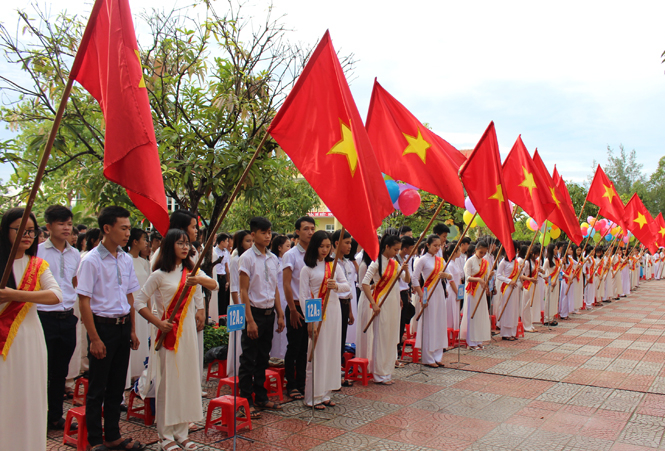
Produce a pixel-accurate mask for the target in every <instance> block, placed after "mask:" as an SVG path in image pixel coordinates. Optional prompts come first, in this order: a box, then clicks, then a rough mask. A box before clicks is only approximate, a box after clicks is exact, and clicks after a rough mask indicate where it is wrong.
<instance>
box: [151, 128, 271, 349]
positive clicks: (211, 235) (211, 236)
mask: <svg viewBox="0 0 665 451" xmlns="http://www.w3.org/2000/svg"><path fill="white" fill-rule="evenodd" d="M268 136H269V133H268V131H267V130H266V133H265V135H263V139H262V140H261V142H260V143H259V145H258V147H257V148H256V150H255V151H254V155H252V159H251V160H249V164H247V167H246V168H245V171H244V172H243V173H242V175H241V176H240V180H238V184H237V185H236V187H235V189H234V190H233V193H231V197H229V200H228V201H227V202H226V205H225V206H224V211H223V212H222V214H221V216H220V217H219V219H218V220H217V222H216V223H215V225H214V227H213V228H212V230H209V231H208V241H207V242H206V245H205V247H204V248H203V252H201V253H200V254H199V259H198V260H197V262H196V265H194V268H193V269H192V271H191V273H190V274H194V275H195V274H196V273H197V272H198V270H199V268H200V267H201V263H203V259H204V257H205V256H206V255H207V254H208V252H210V249H212V246H213V245H214V243H215V235H216V234H217V230H219V228H220V227H221V225H222V222H224V219H225V218H226V215H227V213H228V212H229V209H230V208H231V205H232V204H233V201H234V200H235V198H236V196H237V195H238V192H240V188H241V187H242V185H243V183H244V182H245V179H246V178H247V175H249V170H250V169H251V168H252V165H253V164H254V162H255V161H256V158H257V157H258V156H259V153H260V152H261V149H262V148H263V146H264V144H265V143H266V141H267V140H268ZM186 292H187V290H182V293H180V296H179V297H178V300H177V301H176V304H175V308H174V309H173V312H171V315H170V316H169V320H168V321H169V322H170V323H172V322H173V320H174V319H175V315H176V313H178V311H179V310H180V306H181V305H182V302H183V301H184V299H185V293H186ZM166 335H167V334H162V335H161V336H160V337H159V340H157V342H156V343H155V350H156V351H159V349H160V348H161V347H162V343H164V340H165V339H166Z"/></svg>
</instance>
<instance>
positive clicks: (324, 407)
mask: <svg viewBox="0 0 665 451" xmlns="http://www.w3.org/2000/svg"><path fill="white" fill-rule="evenodd" d="M314 409H316V410H326V406H324V405H323V404H314Z"/></svg>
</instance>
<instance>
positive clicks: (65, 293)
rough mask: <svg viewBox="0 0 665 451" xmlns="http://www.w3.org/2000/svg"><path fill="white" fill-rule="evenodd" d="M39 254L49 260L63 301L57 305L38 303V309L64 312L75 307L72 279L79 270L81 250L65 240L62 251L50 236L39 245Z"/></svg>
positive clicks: (74, 290)
mask: <svg viewBox="0 0 665 451" xmlns="http://www.w3.org/2000/svg"><path fill="white" fill-rule="evenodd" d="M37 255H39V257H40V258H43V259H44V260H46V261H47V262H48V264H49V268H50V269H51V273H52V274H53V277H54V278H55V280H56V282H58V285H59V286H60V289H61V290H62V303H60V304H55V305H43V304H37V310H39V311H41V312H63V311H65V310H71V309H73V308H74V303H75V302H76V297H77V296H76V289H75V288H74V284H73V283H72V279H73V278H74V277H76V271H78V269H79V263H80V262H81V256H80V254H79V251H78V250H77V249H76V248H74V247H72V246H71V245H70V244H69V243H67V242H65V250H64V251H63V252H60V251H59V250H58V248H56V247H55V246H54V245H53V243H52V242H51V239H50V238H49V239H48V240H46V241H44V242H43V243H42V244H40V245H39V251H38V252H37Z"/></svg>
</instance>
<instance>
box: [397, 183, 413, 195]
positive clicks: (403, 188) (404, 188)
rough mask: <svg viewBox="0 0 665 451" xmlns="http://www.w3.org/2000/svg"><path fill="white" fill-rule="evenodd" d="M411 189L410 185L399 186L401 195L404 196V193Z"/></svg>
mask: <svg viewBox="0 0 665 451" xmlns="http://www.w3.org/2000/svg"><path fill="white" fill-rule="evenodd" d="M407 189H410V188H409V185H404V184H402V183H400V184H399V193H400V194H402V193H403V192H404V191H406V190H407Z"/></svg>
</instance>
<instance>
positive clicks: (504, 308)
mask: <svg viewBox="0 0 665 451" xmlns="http://www.w3.org/2000/svg"><path fill="white" fill-rule="evenodd" d="M537 236H538V230H536V232H535V233H534V234H533V239H532V240H531V244H530V245H529V250H527V251H526V255H527V256H528V255H529V254H530V253H531V248H532V247H533V243H534V242H535V241H536V237H537ZM515 258H516V259H517V256H515ZM515 263H517V262H515ZM525 265H526V258H525V259H524V261H523V262H522V264H521V265H520V266H519V268H518V271H517V279H518V280H519V278H520V275H521V274H522V271H523V270H524V266H525ZM516 286H517V283H516V284H515V285H513V286H512V287H510V293H508V298H507V299H506V303H505V304H503V308H502V309H501V313H500V314H499V317H498V318H497V319H496V321H497V322H499V321H501V317H502V316H503V312H505V311H506V307H508V302H509V301H510V297H511V296H512V295H513V291H515V287H516Z"/></svg>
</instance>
